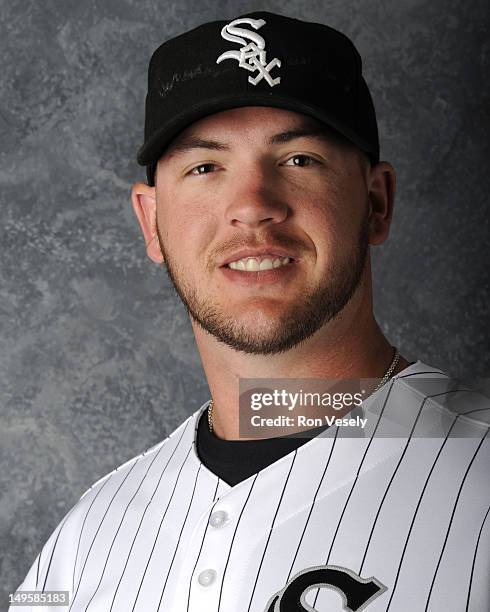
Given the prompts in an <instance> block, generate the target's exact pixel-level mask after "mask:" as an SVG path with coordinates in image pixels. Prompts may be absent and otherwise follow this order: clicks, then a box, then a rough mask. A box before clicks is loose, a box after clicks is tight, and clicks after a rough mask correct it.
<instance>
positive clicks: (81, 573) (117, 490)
mask: <svg viewBox="0 0 490 612" xmlns="http://www.w3.org/2000/svg"><path fill="white" fill-rule="evenodd" d="M139 461H140V458H138V460H137V461H135V462H134V463H133V465H132V466H131V469H130V470H129V471H128V473H127V474H126V476H125V477H124V478H123V480H122V482H121V483H120V485H119V486H118V488H117V489H116V492H115V493H114V495H113V496H112V498H111V501H110V502H109V504H108V506H107V508H106V509H105V512H104V516H103V517H102V520H101V521H100V523H99V526H98V527H97V531H96V532H95V535H94V537H93V538H92V542H91V544H90V548H89V550H88V553H87V556H86V557H85V562H84V564H83V566H82V571H81V572H80V580H79V581H78V586H77V590H76V591H75V593H74V595H73V599H72V602H71V604H70V607H69V609H68V612H70V610H71V609H72V608H73V604H74V603H75V599H76V597H77V594H78V590H79V588H80V584H81V582H82V576H83V572H84V571H85V567H86V565H87V561H88V558H89V557H90V551H91V550H92V547H93V545H94V542H95V540H96V538H97V535H98V533H99V531H100V528H101V527H102V523H103V522H104V519H105V517H106V516H107V513H108V512H109V508H110V507H111V506H112V502H113V501H114V499H115V497H116V495H117V494H118V493H119V491H120V489H121V488H122V486H123V485H124V483H125V482H126V480H127V479H128V478H129V476H130V474H131V472H132V471H133V469H134V468H135V467H136V465H137V464H138V463H139ZM106 482H107V481H106Z"/></svg>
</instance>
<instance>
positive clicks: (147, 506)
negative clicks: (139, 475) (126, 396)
mask: <svg viewBox="0 0 490 612" xmlns="http://www.w3.org/2000/svg"><path fill="white" fill-rule="evenodd" d="M186 430H187V424H186V426H185V427H184V429H183V431H182V433H181V435H180V438H179V439H178V440H177V442H176V444H175V447H174V449H173V450H172V452H171V454H170V457H169V458H168V461H167V463H166V464H165V466H164V467H163V470H162V471H161V474H160V476H159V478H158V482H157V484H156V486H155V488H154V489H153V493H152V494H151V497H150V499H149V501H148V503H147V504H146V506H145V509H144V510H143V514H142V515H141V519H140V522H139V524H138V528H137V530H136V533H135V534H134V537H133V541H132V542H131V547H130V549H129V553H128V556H127V558H126V563H125V564H124V568H123V571H122V573H121V577H120V578H119V582H118V583H117V587H116V590H115V592H114V596H113V598H112V602H111V607H110V610H112V607H113V605H114V601H115V600H116V595H117V592H118V590H119V586H120V585H121V582H122V579H123V577H124V574H125V572H126V568H127V566H128V563H129V558H130V557H131V553H132V551H133V546H134V543H135V542H136V538H137V537H138V533H139V531H140V529H141V525H142V524H143V521H144V518H145V515H146V511H147V510H148V508H149V507H150V504H151V502H152V501H153V498H154V497H155V494H156V492H157V491H158V488H159V486H160V482H161V480H162V478H163V475H164V474H165V473H166V471H167V467H168V465H169V463H170V461H171V460H172V457H173V456H174V454H175V452H176V450H177V449H178V448H179V446H180V442H181V440H182V437H183V436H184V434H185V432H186ZM163 448H165V445H162V446H161V447H160V448H159V449H158V453H157V454H156V455H155V459H156V457H157V456H158V455H159V454H160V452H161V451H162V450H163ZM155 459H154V460H155ZM154 460H153V461H154ZM153 461H152V463H153ZM150 467H151V465H150Z"/></svg>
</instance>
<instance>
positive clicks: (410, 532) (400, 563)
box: [386, 400, 459, 612]
mask: <svg viewBox="0 0 490 612" xmlns="http://www.w3.org/2000/svg"><path fill="white" fill-rule="evenodd" d="M424 401H425V400H424ZM458 417H459V415H458V416H456V417H455V418H454V420H453V422H452V424H451V427H450V428H449V431H448V432H447V434H446V437H445V438H444V442H443V443H442V444H441V447H440V448H439V450H438V452H437V455H436V458H435V459H434V461H433V463H432V466H431V468H430V471H429V474H428V476H427V478H426V480H425V483H424V486H423V488H422V491H421V493H420V497H419V500H418V502H417V506H416V507H415V512H414V514H413V517H412V521H411V523H410V527H409V529H408V534H407V537H406V539H405V544H404V546H403V550H402V555H401V557H400V562H399V564H398V569H397V572H396V576H395V582H394V583H393V586H392V589H391V595H390V599H389V600H388V606H387V607H386V612H388V610H389V608H390V606H391V602H392V600H393V596H394V594H395V591H396V587H397V584H398V578H399V577H400V571H401V568H402V565H403V559H404V557H405V552H406V550H407V546H408V542H409V540H410V536H411V534H412V529H413V526H414V524H415V519H416V518H417V514H418V511H419V508H420V504H421V503H422V499H423V497H424V493H425V490H426V489H427V485H428V483H429V480H430V477H431V476H432V472H433V471H434V468H435V466H436V464H437V461H438V460H439V457H440V456H441V453H442V450H443V448H444V446H445V445H446V442H447V441H448V439H449V435H450V434H451V431H452V429H453V427H454V425H455V424H456V421H457V420H458Z"/></svg>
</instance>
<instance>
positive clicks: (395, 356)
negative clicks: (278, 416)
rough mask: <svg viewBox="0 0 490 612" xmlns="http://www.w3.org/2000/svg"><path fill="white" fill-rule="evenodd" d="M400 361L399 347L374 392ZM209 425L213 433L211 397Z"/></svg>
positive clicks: (211, 402) (387, 378) (385, 380)
mask: <svg viewBox="0 0 490 612" xmlns="http://www.w3.org/2000/svg"><path fill="white" fill-rule="evenodd" d="M394 348H395V347H394ZM399 361H400V353H399V352H398V349H397V348H395V354H394V356H393V359H392V361H391V363H390V367H389V368H388V369H387V370H386V373H385V375H384V376H383V378H382V379H381V380H380V381H379V383H378V384H377V385H376V387H375V388H374V389H373V392H372V393H375V392H376V391H377V390H378V389H380V388H381V387H382V386H383V385H384V384H385V383H386V382H387V381H388V380H389V378H390V376H391V375H392V373H393V370H394V369H395V368H396V366H397V364H398V362H399ZM208 426H209V431H210V432H211V433H213V398H211V401H210V402H209V406H208Z"/></svg>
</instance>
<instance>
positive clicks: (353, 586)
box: [265, 565, 386, 612]
mask: <svg viewBox="0 0 490 612" xmlns="http://www.w3.org/2000/svg"><path fill="white" fill-rule="evenodd" d="M313 588H327V589H335V590H336V591H338V592H339V593H340V594H341V595H342V598H343V600H344V605H343V607H344V610H348V611H349V612H350V611H352V612H360V610H364V609H365V608H366V607H367V606H368V605H369V604H370V603H371V602H372V601H373V599H376V597H378V596H379V595H381V593H384V591H386V587H385V586H384V585H383V584H381V582H379V580H376V578H374V577H371V578H366V579H365V578H361V577H360V576H358V575H357V574H355V573H354V572H353V571H352V570H350V569H347V568H345V567H337V566H336V565H319V566H317V567H308V568H306V569H304V570H302V571H301V572H299V573H298V574H296V575H295V576H293V577H292V578H291V580H289V582H288V583H287V584H286V586H285V587H284V588H283V589H281V590H280V591H278V592H277V593H276V594H275V595H273V596H272V598H271V599H270V600H269V603H268V604H267V608H266V609H265V612H311V611H314V610H315V608H312V607H310V606H309V605H308V604H307V603H306V601H305V597H306V594H307V591H309V590H310V589H313Z"/></svg>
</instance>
